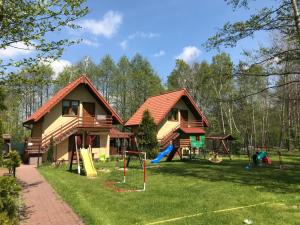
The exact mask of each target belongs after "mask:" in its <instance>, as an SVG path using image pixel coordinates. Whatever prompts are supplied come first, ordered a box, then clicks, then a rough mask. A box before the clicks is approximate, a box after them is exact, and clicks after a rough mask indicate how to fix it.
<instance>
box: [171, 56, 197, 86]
mask: <svg viewBox="0 0 300 225" xmlns="http://www.w3.org/2000/svg"><path fill="white" fill-rule="evenodd" d="M190 74H191V68H190V66H189V65H188V64H187V63H185V62H184V61H183V60H181V59H177V60H176V65H175V68H174V70H173V71H172V72H171V74H170V76H168V89H169V90H174V89H179V88H187V86H188V85H187V82H192V81H191V80H189V76H190Z"/></svg>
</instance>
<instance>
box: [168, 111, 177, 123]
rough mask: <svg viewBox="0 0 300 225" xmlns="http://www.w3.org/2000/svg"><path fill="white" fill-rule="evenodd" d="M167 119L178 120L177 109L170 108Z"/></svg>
mask: <svg viewBox="0 0 300 225" xmlns="http://www.w3.org/2000/svg"><path fill="white" fill-rule="evenodd" d="M168 120H169V121H178V109H172V110H171V111H170V113H169V116H168Z"/></svg>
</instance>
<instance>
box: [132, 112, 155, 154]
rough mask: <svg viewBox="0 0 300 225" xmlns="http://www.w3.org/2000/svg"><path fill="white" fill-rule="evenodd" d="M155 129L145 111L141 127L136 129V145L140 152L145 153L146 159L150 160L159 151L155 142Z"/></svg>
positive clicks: (152, 120) (151, 119)
mask: <svg viewBox="0 0 300 225" xmlns="http://www.w3.org/2000/svg"><path fill="white" fill-rule="evenodd" d="M156 134H157V127H156V124H155V122H154V119H153V117H152V116H151V114H150V112H149V111H148V110H146V111H145V112H144V114H143V118H142V122H141V125H140V127H139V129H138V135H137V139H138V144H139V148H140V149H141V150H142V151H145V152H146V153H147V156H148V158H150V159H152V158H154V157H155V156H156V154H157V153H158V151H159V145H158V141H157V137H156Z"/></svg>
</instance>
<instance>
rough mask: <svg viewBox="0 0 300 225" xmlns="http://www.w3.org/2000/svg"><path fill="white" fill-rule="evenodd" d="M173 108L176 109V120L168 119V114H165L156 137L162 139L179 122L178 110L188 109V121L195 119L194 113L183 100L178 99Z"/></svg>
mask: <svg viewBox="0 0 300 225" xmlns="http://www.w3.org/2000/svg"><path fill="white" fill-rule="evenodd" d="M173 108H175V109H178V121H168V116H166V118H165V119H164V120H163V122H162V123H161V124H160V125H159V127H158V132H157V139H162V138H163V137H164V136H165V135H167V134H168V133H169V132H171V131H172V129H174V128H175V127H176V126H178V125H179V124H180V119H181V115H180V110H188V117H189V118H188V120H189V121H194V120H195V116H194V114H193V113H192V112H191V110H190V109H189V107H188V106H187V105H186V103H185V102H184V101H183V100H181V99H180V100H179V101H178V102H177V103H176V105H175V106H174V107H173Z"/></svg>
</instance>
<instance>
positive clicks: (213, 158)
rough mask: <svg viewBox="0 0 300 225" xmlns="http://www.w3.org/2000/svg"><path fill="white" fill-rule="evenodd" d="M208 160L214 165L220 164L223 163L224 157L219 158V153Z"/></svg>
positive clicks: (213, 154)
mask: <svg viewBox="0 0 300 225" xmlns="http://www.w3.org/2000/svg"><path fill="white" fill-rule="evenodd" d="M208 160H209V161H210V162H212V163H220V162H222V157H219V155H218V153H212V155H211V156H210V157H209V158H208Z"/></svg>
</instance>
